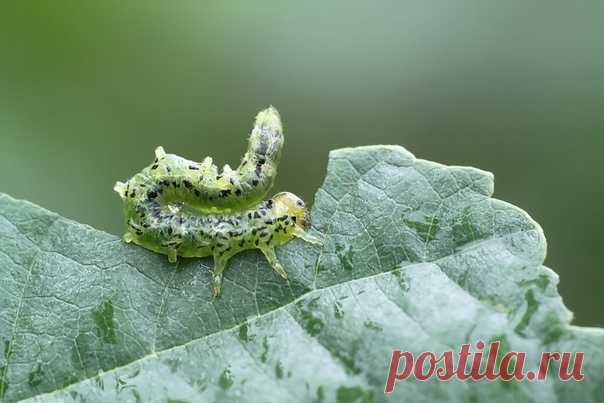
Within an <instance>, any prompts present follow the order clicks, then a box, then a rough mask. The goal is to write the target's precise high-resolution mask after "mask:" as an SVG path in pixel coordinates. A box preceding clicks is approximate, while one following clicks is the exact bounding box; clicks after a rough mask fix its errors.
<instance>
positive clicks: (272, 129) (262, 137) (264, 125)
mask: <svg viewBox="0 0 604 403" xmlns="http://www.w3.org/2000/svg"><path fill="white" fill-rule="evenodd" d="M250 144H251V145H252V147H251V148H252V149H253V150H254V153H255V154H256V156H257V157H258V158H266V159H268V160H270V161H272V162H274V163H279V159H280V157H281V148H282V146H283V126H282V125H281V117H280V116H279V112H277V109H275V108H273V107H272V106H269V107H268V108H266V109H264V110H262V111H260V112H258V115H256V123H255V124H254V129H253V130H252V135H251V136H250Z"/></svg>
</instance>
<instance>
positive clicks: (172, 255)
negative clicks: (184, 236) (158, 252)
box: [167, 248, 178, 263]
mask: <svg viewBox="0 0 604 403" xmlns="http://www.w3.org/2000/svg"><path fill="white" fill-rule="evenodd" d="M167 255H168V262H170V263H176V261H177V260H178V252H177V251H176V249H172V248H171V249H168V252H167Z"/></svg>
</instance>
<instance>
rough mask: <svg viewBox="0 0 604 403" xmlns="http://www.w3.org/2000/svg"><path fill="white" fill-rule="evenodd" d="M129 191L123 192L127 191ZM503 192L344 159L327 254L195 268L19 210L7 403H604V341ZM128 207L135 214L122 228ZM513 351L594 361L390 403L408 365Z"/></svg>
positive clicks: (406, 388) (2, 290) (332, 179)
mask: <svg viewBox="0 0 604 403" xmlns="http://www.w3.org/2000/svg"><path fill="white" fill-rule="evenodd" d="M108 191H110V190H108ZM492 192H493V177H492V175H491V174H489V173H487V172H483V171H480V170H478V169H474V168H466V167H446V166H443V165H440V164H436V163H433V162H429V161H424V160H418V159H415V158H414V157H413V156H412V155H411V154H410V153H409V152H407V151H406V150H404V149H403V148H401V147H393V146H373V147H362V148H356V149H342V150H337V151H333V152H332V153H331V155H330V161H329V167H328V175H327V177H326V179H325V183H324V185H323V186H322V187H321V189H320V190H319V191H318V193H317V195H316V200H315V203H314V207H313V211H312V221H313V225H314V230H315V231H320V232H322V233H323V234H325V237H326V244H325V246H324V247H323V249H322V250H319V248H317V247H316V246H312V245H308V244H305V243H304V242H302V241H298V240H296V241H292V242H290V243H288V244H287V245H285V246H283V247H281V248H280V249H279V250H278V256H279V258H280V260H281V262H282V263H283V265H284V267H285V268H286V269H287V270H288V272H289V274H290V276H289V280H288V281H287V282H285V281H284V280H282V279H281V278H279V277H278V276H277V275H275V273H274V272H273V271H272V270H271V269H270V268H269V266H268V265H267V263H266V262H265V261H264V259H263V258H262V257H261V256H260V254H259V253H257V252H256V251H251V252H246V253H242V254H240V255H238V256H237V257H236V258H234V259H233V261H232V263H231V265H230V267H229V268H228V269H227V271H226V272H225V277H226V279H225V284H224V288H223V295H222V297H221V298H220V299H216V300H215V299H212V297H211V295H210V285H209V282H210V276H209V273H208V269H209V267H210V266H211V263H210V261H209V260H207V259H203V260H199V259H188V260H182V261H180V262H179V263H178V264H177V265H171V264H169V263H168V262H167V259H166V257H165V256H161V255H157V254H154V253H152V252H149V251H147V250H144V249H142V248H139V247H137V246H134V245H126V244H123V243H122V242H121V241H120V240H119V239H118V238H117V237H115V236H113V235H109V234H106V233H104V232H101V231H97V230H95V229H93V228H90V227H88V226H86V225H82V224H78V223H75V222H72V221H69V220H67V219H64V218H62V217H60V216H58V215H56V214H54V213H51V212H48V211H46V210H44V209H42V208H39V207H37V206H34V205H32V204H30V203H27V202H23V201H16V200H14V199H12V198H10V197H8V196H0V240H1V242H0V267H1V268H2V271H1V273H0V309H1V311H0V343H1V344H2V346H4V348H3V351H4V354H2V355H1V356H0V395H2V397H3V398H4V400H5V401H7V402H12V401H17V400H20V399H26V398H33V400H35V401H43V402H47V401H55V402H63V401H139V402H141V401H142V402H147V401H225V402H232V401H245V402H288V401H300V402H311V401H315V402H334V401H337V402H370V401H375V402H380V401H388V400H390V401H401V399H406V400H408V401H413V402H424V401H425V402H434V401H452V402H475V401H502V402H503V401H505V402H508V401H516V402H524V401H529V402H530V401H535V402H546V401H547V402H549V401H559V402H565V401H573V402H592V401H594V402H595V401H602V397H603V396H604V386H603V385H604V331H603V330H602V329H588V328H579V327H574V326H571V325H569V322H570V320H571V314H570V312H569V311H568V310H567V309H566V308H565V307H564V305H563V303H562V300H561V299H560V296H559V295H558V293H557V290H556V284H557V282H558V278H557V276H556V275H555V273H554V272H552V271H551V270H549V269H548V268H546V267H544V266H542V263H543V260H544V258H545V252H546V244H545V238H544V236H543V232H542V230H541V228H540V227H539V225H538V224H536V223H535V222H534V221H533V220H531V218H530V217H529V216H528V215H527V214H526V213H525V212H523V211H521V210H519V209H518V208H516V207H514V206H512V205H509V204H507V203H505V202H502V201H499V200H496V199H493V198H491V195H492ZM119 211H120V210H119V208H118V207H117V202H116V214H120V212H119ZM477 340H483V341H485V342H488V341H492V340H499V341H500V342H501V344H502V346H503V347H504V348H505V350H506V351H510V350H513V351H526V352H527V353H528V357H527V363H526V364H525V368H536V367H537V360H538V358H539V354H540V353H541V352H542V351H573V352H574V351H584V352H585V362H584V367H583V373H584V374H585V380H584V381H582V382H576V381H569V382H562V381H559V380H556V378H555V377H554V376H553V375H555V371H554V370H550V373H549V374H550V375H551V376H549V377H548V379H547V380H545V381H534V382H528V381H522V382H504V381H493V382H489V381H482V382H461V381H448V382H442V381H438V380H436V379H432V380H429V381H426V382H419V381H416V380H413V379H409V380H406V381H400V382H398V383H397V384H396V388H395V391H394V392H393V394H392V395H385V394H384V393H383V390H384V385H385V381H386V376H387V373H388V368H389V363H390V356H391V353H392V351H393V350H395V349H397V350H407V351H412V352H414V353H415V354H417V353H419V352H421V351H433V352H436V353H439V352H442V351H445V350H451V349H452V350H458V349H459V346H460V345H461V344H462V343H475V342H476V341H477Z"/></svg>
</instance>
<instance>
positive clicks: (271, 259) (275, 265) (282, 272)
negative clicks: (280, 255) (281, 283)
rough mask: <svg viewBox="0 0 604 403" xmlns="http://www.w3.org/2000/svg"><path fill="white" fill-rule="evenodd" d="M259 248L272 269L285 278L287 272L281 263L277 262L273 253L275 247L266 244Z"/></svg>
mask: <svg viewBox="0 0 604 403" xmlns="http://www.w3.org/2000/svg"><path fill="white" fill-rule="evenodd" d="M260 250H261V251H262V253H264V256H266V260H268V262H269V263H270V265H271V267H272V268H273V270H275V271H276V272H277V273H278V274H279V275H280V276H281V277H283V278H284V279H287V272H286V271H285V270H284V269H283V266H281V263H279V260H278V259H277V255H276V254H275V248H273V247H271V246H266V247H263V248H260Z"/></svg>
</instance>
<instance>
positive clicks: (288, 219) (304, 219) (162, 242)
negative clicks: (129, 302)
mask: <svg viewBox="0 0 604 403" xmlns="http://www.w3.org/2000/svg"><path fill="white" fill-rule="evenodd" d="M127 217H128V222H127V226H128V232H126V234H125V235H124V240H125V241H126V242H134V243H136V244H138V245H140V246H143V247H145V248H147V249H150V250H152V251H155V252H158V253H162V254H166V255H168V260H170V261H171V262H175V261H176V259H177V256H183V257H205V256H212V257H213V258H214V269H213V291H214V295H215V296H217V295H219V294H220V289H221V283H222V272H223V270H224V269H225V267H226V264H227V262H228V260H229V259H230V258H231V257H232V256H233V255H235V254H237V253H239V252H241V251H244V250H248V249H260V250H261V251H262V253H263V254H264V255H265V256H266V258H267V259H268V261H269V263H270V264H271V266H272V267H273V269H274V270H275V271H276V272H277V273H278V274H279V275H281V276H282V277H283V278H287V273H286V272H285V270H284V269H283V267H282V266H281V264H280V263H279V262H278V260H277V257H276V255H275V249H274V248H275V246H279V245H282V244H284V243H286V242H288V241H289V240H291V239H292V238H294V237H300V238H302V239H304V240H306V241H308V242H313V243H320V240H319V239H318V238H315V237H313V236H311V235H309V234H307V233H306V232H305V229H306V228H307V227H308V225H309V215H308V210H307V208H306V206H305V205H304V202H302V200H301V199H300V198H298V197H297V196H295V195H293V194H291V193H287V192H284V193H278V194H276V195H275V196H273V197H272V198H271V199H269V200H267V201H264V202H262V203H260V204H259V205H258V206H257V207H256V208H253V209H249V210H244V211H241V212H237V213H232V214H206V215H200V214H197V213H195V212H192V211H189V210H187V209H186V208H185V207H178V206H173V205H162V204H159V203H158V201H157V198H155V197H151V198H147V199H146V200H145V201H144V202H141V203H138V204H136V205H132V206H131V209H130V210H129V211H128V212H127Z"/></svg>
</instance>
